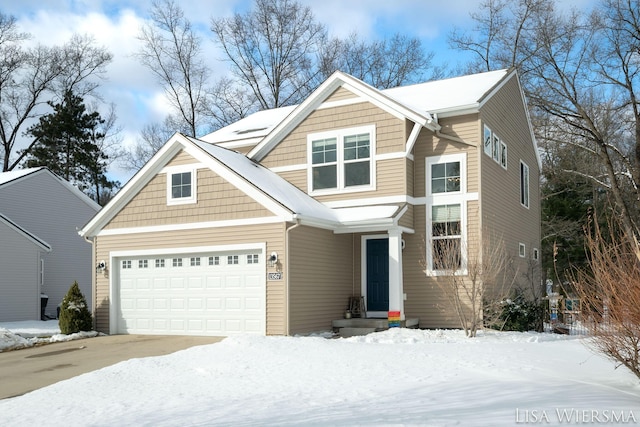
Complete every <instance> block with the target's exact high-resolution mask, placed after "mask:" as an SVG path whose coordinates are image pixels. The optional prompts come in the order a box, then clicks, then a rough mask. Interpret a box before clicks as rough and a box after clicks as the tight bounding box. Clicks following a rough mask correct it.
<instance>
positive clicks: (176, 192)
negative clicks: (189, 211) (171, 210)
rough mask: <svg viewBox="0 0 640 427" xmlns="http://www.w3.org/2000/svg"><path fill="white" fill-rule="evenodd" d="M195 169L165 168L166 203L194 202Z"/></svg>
mask: <svg viewBox="0 0 640 427" xmlns="http://www.w3.org/2000/svg"><path fill="white" fill-rule="evenodd" d="M195 183H196V170H195V169H194V168H191V167H187V168H185V167H179V166H176V167H172V168H167V204H168V205H179V204H186V203H195V202H196V184H195Z"/></svg>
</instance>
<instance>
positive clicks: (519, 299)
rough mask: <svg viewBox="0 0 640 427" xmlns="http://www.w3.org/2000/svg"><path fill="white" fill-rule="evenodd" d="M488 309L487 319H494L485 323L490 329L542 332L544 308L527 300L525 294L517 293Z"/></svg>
mask: <svg viewBox="0 0 640 427" xmlns="http://www.w3.org/2000/svg"><path fill="white" fill-rule="evenodd" d="M486 307H488V310H490V313H487V312H485V319H492V321H491V322H489V323H485V326H488V327H489V328H492V329H498V330H501V331H519V332H527V331H541V330H542V320H543V316H544V308H543V306H542V304H539V303H536V302H535V301H532V300H530V299H527V298H526V296H525V295H524V293H523V292H519V291H516V292H515V293H514V295H513V296H512V297H511V298H506V299H503V300H501V301H499V302H496V303H494V304H491V305H490V306H488V305H487V306H486Z"/></svg>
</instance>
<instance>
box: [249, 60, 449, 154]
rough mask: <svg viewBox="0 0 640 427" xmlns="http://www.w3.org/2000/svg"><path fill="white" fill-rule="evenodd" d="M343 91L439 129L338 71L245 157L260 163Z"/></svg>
mask: <svg viewBox="0 0 640 427" xmlns="http://www.w3.org/2000/svg"><path fill="white" fill-rule="evenodd" d="M340 87H344V88H346V89H348V90H349V91H351V92H353V93H354V94H356V95H358V96H360V97H362V98H364V99H366V100H367V101H369V102H371V103H373V104H374V105H376V106H378V107H380V108H381V109H383V110H385V111H387V112H389V113H390V114H392V115H394V116H395V117H398V118H401V119H405V118H406V119H409V120H411V121H413V122H415V123H418V124H420V125H422V126H424V127H426V128H428V129H431V130H434V131H435V130H438V129H440V126H439V125H438V124H437V123H436V121H435V120H434V119H433V117H432V116H431V115H430V114H429V113H423V112H419V111H416V110H414V109H411V108H409V107H407V106H406V105H404V104H402V103H399V102H398V101H395V100H394V99H392V98H390V97H388V96H386V95H385V94H383V93H381V92H380V91H379V90H377V89H375V88H373V87H372V86H370V85H368V84H366V83H364V82H363V81H361V80H358V79H356V78H355V77H352V76H350V75H348V74H345V73H343V72H340V71H336V72H334V73H333V74H332V75H331V76H330V77H329V78H328V79H327V80H325V81H324V82H323V83H322V84H321V85H320V86H319V87H318V88H317V89H316V90H315V91H314V92H313V93H312V94H311V95H310V96H309V97H308V98H307V99H306V100H304V101H303V102H302V103H301V104H299V105H298V106H297V107H296V108H295V109H294V110H293V111H292V112H291V114H289V115H288V116H287V117H286V118H285V119H284V120H283V121H282V122H280V123H279V124H278V125H277V126H276V127H275V128H274V129H273V131H271V132H270V133H269V134H268V135H267V136H266V137H265V138H264V139H263V140H262V142H261V143H260V144H258V145H257V146H256V147H255V148H254V149H253V150H251V151H250V152H249V153H248V155H247V156H248V157H249V158H251V159H253V160H256V161H261V160H262V159H263V158H264V157H265V156H266V155H267V154H268V153H269V152H270V151H271V150H272V149H273V148H274V147H275V146H276V145H277V144H278V143H279V142H280V141H281V140H282V139H283V138H285V137H286V135H288V134H289V133H290V132H291V131H293V129H295V127H296V126H298V125H299V124H300V123H301V122H302V121H303V120H304V119H305V118H306V117H307V116H309V114H311V113H312V112H313V111H314V110H315V109H316V108H319V107H320V106H321V105H322V103H323V102H324V101H325V100H326V99H327V98H328V97H329V96H330V95H331V94H332V93H333V92H334V91H335V90H336V89H338V88H340Z"/></svg>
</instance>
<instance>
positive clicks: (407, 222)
mask: <svg viewBox="0 0 640 427" xmlns="http://www.w3.org/2000/svg"><path fill="white" fill-rule="evenodd" d="M413 211H414V206H413V205H407V211H406V212H405V213H404V215H402V218H400V221H398V225H400V226H401V227H407V228H413V227H414V218H413Z"/></svg>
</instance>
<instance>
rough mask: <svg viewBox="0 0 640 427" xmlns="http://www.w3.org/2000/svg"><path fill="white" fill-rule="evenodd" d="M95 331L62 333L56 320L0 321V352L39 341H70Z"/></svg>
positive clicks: (88, 335)
mask: <svg viewBox="0 0 640 427" xmlns="http://www.w3.org/2000/svg"><path fill="white" fill-rule="evenodd" d="M97 335H98V333H97V332H95V331H91V332H78V333H77V334H70V335H63V334H61V333H60V327H59V326H58V321H57V320H47V321H42V320H28V321H24V322H4V323H0V352H3V351H9V350H15V349H19V348H25V347H32V346H34V345H36V344H41V343H52V342H60V341H71V340H76V339H80V338H90V337H95V336H97Z"/></svg>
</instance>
